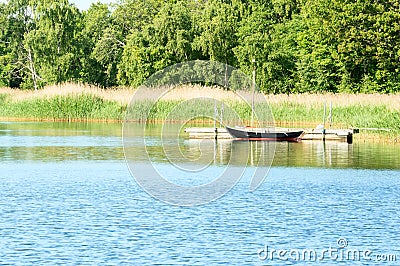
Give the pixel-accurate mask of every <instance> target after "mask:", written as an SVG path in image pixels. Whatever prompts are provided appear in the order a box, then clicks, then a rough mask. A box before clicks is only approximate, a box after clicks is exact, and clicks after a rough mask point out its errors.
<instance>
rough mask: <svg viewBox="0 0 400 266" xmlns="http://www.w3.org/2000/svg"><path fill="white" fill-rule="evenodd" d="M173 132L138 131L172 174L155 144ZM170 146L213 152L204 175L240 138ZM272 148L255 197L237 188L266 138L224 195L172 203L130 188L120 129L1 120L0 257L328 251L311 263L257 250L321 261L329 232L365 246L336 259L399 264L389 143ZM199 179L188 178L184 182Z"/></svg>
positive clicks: (234, 257) (176, 257) (229, 257)
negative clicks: (189, 204)
mask: <svg viewBox="0 0 400 266" xmlns="http://www.w3.org/2000/svg"><path fill="white" fill-rule="evenodd" d="M176 140H177V138H175V137H173V136H171V137H170V138H168V137H167V138H165V139H164V140H163V141H161V140H160V138H159V137H157V134H156V133H155V134H154V135H152V136H151V135H150V136H148V142H147V143H148V144H149V154H150V156H151V159H152V161H153V162H154V164H155V165H156V166H157V168H158V169H159V171H161V172H171V171H174V169H173V167H172V166H171V165H170V164H169V163H168V160H166V159H165V156H164V157H163V150H165V147H168V145H174V143H176V142H177V141H176ZM139 142H140V141H139ZM179 142H180V144H181V150H180V151H179V154H180V152H182V153H183V154H185V155H186V156H187V157H189V158H190V157H191V156H192V157H193V162H195V163H199V164H201V163H203V162H209V160H210V158H212V162H211V166H210V167H209V169H208V171H207V173H208V175H209V173H210V172H211V173H213V172H215V173H218V172H219V171H220V170H221V167H224V165H226V164H227V162H229V158H231V155H232V153H233V151H235V152H236V153H237V154H240V151H241V150H242V149H244V150H245V149H246V147H248V146H245V145H249V144H248V143H241V142H239V143H237V142H227V141H221V142H218V143H213V142H203V143H199V142H198V141H197V142H196V141H189V140H187V139H181V140H179ZM162 144H163V145H164V147H163V146H162ZM276 145H277V146H276V151H277V152H276V155H275V160H274V163H273V167H272V169H271V171H270V173H269V175H268V177H267V179H266V180H265V182H264V183H263V184H262V185H261V187H260V188H259V189H258V190H256V191H255V192H254V193H250V192H249V191H248V186H249V182H250V179H251V172H252V170H254V168H255V167H256V166H258V167H266V166H267V163H264V162H266V161H268V160H266V158H268V154H267V152H266V151H269V149H270V147H269V144H268V143H265V142H264V143H261V142H258V143H251V156H249V158H248V164H249V167H248V170H247V171H246V172H245V174H244V176H243V178H242V179H241V180H240V182H239V184H238V185H237V186H236V187H235V188H234V189H232V190H231V191H230V192H229V193H228V194H227V195H225V196H224V197H222V198H221V199H219V200H217V201H215V202H212V203H210V204H207V205H204V206H201V207H193V208H183V207H173V206H170V205H167V204H164V203H162V202H160V201H157V200H155V199H153V198H152V197H151V196H149V195H148V194H146V193H145V192H143V190H142V189H141V188H140V187H139V186H138V185H137V184H136V182H135V180H134V179H133V178H132V177H131V175H130V173H129V170H128V168H127V166H126V163H125V161H124V154H123V148H122V141H121V125H118V124H96V123H91V124H84V123H70V124H63V123H0V160H1V166H0V169H1V172H0V173H1V176H0V238H1V241H0V264H6V265H7V264H11V265H14V264H16V265H33V264H38V265H42V264H46V265H56V264H70V265H120V264H122V265H124V264H126V265H280V264H282V265H292V264H293V265H294V264H296V265H303V264H309V265H313V264H316V263H324V264H326V265H331V264H333V263H335V260H334V259H331V258H330V257H329V256H328V253H327V254H326V258H325V259H324V260H322V261H318V262H310V261H305V260H302V259H301V258H300V259H299V260H298V261H296V260H294V259H292V258H289V257H288V255H286V258H287V259H288V261H281V260H279V259H278V258H277V257H276V253H275V258H274V260H273V261H271V258H270V257H268V258H267V259H266V260H260V258H259V257H261V259H263V258H262V257H263V256H264V255H265V252H264V253H263V252H261V253H260V250H261V251H262V250H265V248H266V247H268V250H269V251H271V249H281V250H288V251H291V250H292V251H293V250H298V251H299V252H302V251H303V250H305V249H313V250H315V251H316V252H318V256H319V258H320V257H321V253H322V252H323V250H325V249H329V248H330V247H331V248H338V244H337V241H338V239H339V238H343V239H342V240H344V239H345V240H346V241H347V245H348V246H347V247H345V248H343V249H342V251H347V250H349V249H352V250H359V251H365V250H370V251H371V252H372V254H371V256H370V258H371V260H366V259H363V258H362V257H361V258H360V259H356V260H355V261H353V260H351V261H348V260H345V258H343V259H342V260H341V257H340V256H339V257H338V258H337V259H336V263H340V264H343V265H348V264H352V265H371V264H377V265H378V264H380V263H382V262H380V263H379V262H378V261H377V260H378V259H377V256H378V255H396V257H392V258H391V259H392V260H393V258H395V259H397V262H394V261H391V262H388V261H386V262H383V264H385V265H398V264H399V263H400V229H399V225H400V217H399V213H400V204H399V201H400V146H399V145H391V144H371V143H367V144H365V143H363V144H357V143H356V144H354V145H347V144H342V143H326V144H325V145H324V144H323V143H318V142H309V143H306V142H304V143H290V144H288V143H277V144H276ZM179 154H178V151H177V154H176V157H177V158H178V160H179V158H180V156H179ZM172 156H174V155H172ZM210 156H211V157H210ZM142 159H143V154H138V155H137V160H139V161H140V160H142ZM231 161H232V163H233V165H235V163H236V164H239V162H236V161H235V158H232V159H231ZM264 164H265V165H264ZM236 166H238V165H236ZM182 175H183V174H182ZM182 175H179V174H178V175H175V176H174V175H172V179H173V180H171V181H176V182H179V181H181V180H182V179H184V178H185V176H182ZM209 178H210V176H202V174H198V175H197V176H195V178H187V180H186V182H188V185H193V184H197V182H200V183H202V182H206V181H207V180H208V179H209ZM341 243H343V241H342V242H341ZM293 254H294V253H293ZM293 254H292V255H293ZM333 255H335V254H333ZM339 255H340V253H339ZM293 256H294V255H293ZM294 257H295V256H294ZM386 257H387V259H386V260H389V259H388V256H386ZM380 258H381V259H382V257H380ZM340 260H341V261H340Z"/></svg>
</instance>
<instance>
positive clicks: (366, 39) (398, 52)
mask: <svg viewBox="0 0 400 266" xmlns="http://www.w3.org/2000/svg"><path fill="white" fill-rule="evenodd" d="M253 59H256V64H257V83H258V85H259V87H260V88H261V90H263V91H264V92H267V93H296V92H322V91H329V92H384V93H389V92H398V91H400V1H399V0H385V1H381V0H265V1H256V0H230V1H228V0H183V1H174V0H170V1H161V0H120V1H119V2H118V4H114V5H106V4H100V3H98V4H93V5H92V6H91V7H90V9H89V10H87V11H80V10H79V9H78V8H77V7H76V6H75V5H73V4H71V3H69V2H68V0H57V1H56V0H8V1H6V2H1V3H0V87H1V86H7V87H12V88H23V89H38V88H41V87H43V86H44V85H50V84H60V83H64V82H70V81H72V82H82V83H88V84H94V85H98V86H102V87H114V86H133V87H135V86H138V85H140V84H141V83H142V82H143V81H144V80H145V79H146V78H148V77H149V76H150V75H152V74H153V73H155V72H157V71H158V70H161V69H163V68H165V67H167V66H170V65H173V64H176V63H179V62H184V61H191V60H212V61H219V62H222V63H227V64H229V65H232V66H234V67H237V68H239V69H241V70H242V71H243V72H244V73H246V74H251V71H252V67H253V66H252V64H253V63H252V60H253Z"/></svg>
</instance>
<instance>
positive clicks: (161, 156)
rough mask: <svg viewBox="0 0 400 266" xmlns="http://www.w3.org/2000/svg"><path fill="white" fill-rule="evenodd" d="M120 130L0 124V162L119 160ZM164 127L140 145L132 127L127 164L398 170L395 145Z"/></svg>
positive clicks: (153, 128) (112, 126) (85, 125)
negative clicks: (241, 136)
mask: <svg viewBox="0 0 400 266" xmlns="http://www.w3.org/2000/svg"><path fill="white" fill-rule="evenodd" d="M121 127H122V125H121V124H104V123H0V159H1V160H2V161H3V162H4V161H23V160H25V161H26V160H28V161H63V160H65V161H79V160H83V161H84V160H96V161H101V160H123V158H124V155H123V148H122V140H121V138H122V134H121ZM168 128H169V131H168V132H165V131H164V136H163V137H162V138H161V137H160V134H161V133H160V132H161V127H160V126H157V125H151V126H150V127H149V129H148V130H147V131H146V133H145V140H144V142H143V140H142V139H140V138H137V137H135V132H139V130H142V127H141V126H140V125H133V134H132V136H133V137H132V139H131V140H130V141H129V143H130V145H129V147H126V151H127V152H129V153H130V155H132V156H130V157H131V159H134V160H138V161H140V160H146V159H148V158H150V159H151V160H152V161H154V162H160V163H163V162H164V163H169V162H174V163H175V162H177V163H186V162H190V163H192V164H201V165H227V164H232V165H243V164H246V163H247V164H248V165H251V166H269V165H270V164H271V160H272V159H273V165H274V166H285V167H324V168H363V169H400V146H399V145H395V144H382V143H355V144H353V145H348V144H347V143H342V142H326V143H323V142H321V141H303V142H299V143H293V142H276V143H275V142H263V141H261V142H260V141H254V142H246V141H232V140H218V141H214V140H189V139H188V138H187V137H186V136H185V135H182V134H180V133H179V131H180V130H181V128H180V126H178V125H177V126H176V127H171V126H169V127H168ZM178 136H179V137H178ZM143 143H145V145H146V150H147V153H148V154H139V153H135V147H138V145H143ZM274 151H275V153H274ZM273 156H274V157H273Z"/></svg>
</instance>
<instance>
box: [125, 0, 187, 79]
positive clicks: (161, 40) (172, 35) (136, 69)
mask: <svg viewBox="0 0 400 266" xmlns="http://www.w3.org/2000/svg"><path fill="white" fill-rule="evenodd" d="M190 12H191V11H190V9H189V7H188V5H186V4H185V3H182V2H176V3H166V4H164V5H163V6H162V7H161V9H160V11H159V13H157V15H156V16H155V17H154V19H153V21H152V23H151V24H149V25H147V26H144V28H143V30H142V31H138V30H136V31H133V32H132V34H130V36H129V37H128V40H127V46H126V47H125V49H124V53H123V57H122V60H121V63H120V64H119V74H118V78H119V83H120V84H122V85H131V86H138V85H140V84H141V83H142V82H143V81H144V80H145V79H146V78H148V77H149V76H150V75H151V74H153V73H154V72H156V71H158V70H161V69H163V68H165V67H167V66H170V65H173V64H176V63H179V62H183V61H188V60H192V59H194V57H195V55H194V53H193V49H192V45H191V44H192V42H193V38H194V36H193V30H192V28H193V25H192V16H191V13H190Z"/></svg>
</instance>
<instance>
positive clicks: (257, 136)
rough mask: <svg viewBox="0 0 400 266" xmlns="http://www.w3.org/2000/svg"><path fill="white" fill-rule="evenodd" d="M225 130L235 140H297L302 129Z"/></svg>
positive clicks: (300, 135) (227, 128)
mask: <svg viewBox="0 0 400 266" xmlns="http://www.w3.org/2000/svg"><path fill="white" fill-rule="evenodd" d="M226 130H227V131H228V132H229V134H231V136H232V137H234V138H235V139H237V140H267V141H268V140H269V141H299V140H301V137H302V135H303V134H304V131H289V132H283V131H282V132H268V129H265V130H260V129H257V130H255V129H252V128H231V127H226Z"/></svg>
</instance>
